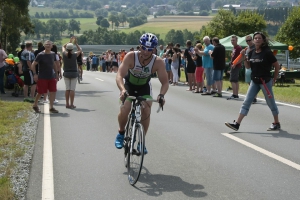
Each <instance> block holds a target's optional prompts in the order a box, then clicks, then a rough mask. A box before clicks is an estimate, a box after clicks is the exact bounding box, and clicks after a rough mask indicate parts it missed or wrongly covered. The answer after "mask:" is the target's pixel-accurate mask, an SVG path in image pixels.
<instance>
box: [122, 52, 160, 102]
mask: <svg viewBox="0 0 300 200" xmlns="http://www.w3.org/2000/svg"><path fill="white" fill-rule="evenodd" d="M155 60H156V55H154V54H153V55H152V59H151V61H150V62H149V64H147V65H146V66H142V65H141V63H140V61H139V57H138V51H135V52H134V67H133V68H132V69H129V70H128V73H127V75H126V76H125V78H124V79H125V84H124V85H125V89H126V90H127V92H128V93H129V95H130V96H143V97H145V98H152V86H151V82H150V80H151V74H152V68H153V65H154V62H155Z"/></svg>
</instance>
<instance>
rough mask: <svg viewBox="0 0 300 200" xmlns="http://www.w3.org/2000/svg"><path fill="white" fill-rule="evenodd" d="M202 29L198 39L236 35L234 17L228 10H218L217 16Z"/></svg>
mask: <svg viewBox="0 0 300 200" xmlns="http://www.w3.org/2000/svg"><path fill="white" fill-rule="evenodd" d="M202 29H204V30H203V31H200V36H199V37H200V38H203V37H204V36H205V35H208V36H210V37H214V36H217V37H219V38H223V37H226V36H229V35H232V34H233V33H236V25H235V16H234V14H233V13H232V12H231V11H230V10H219V11H218V13H217V15H216V16H215V17H214V18H213V19H212V20H211V21H210V22H209V23H208V24H207V26H205V27H202Z"/></svg>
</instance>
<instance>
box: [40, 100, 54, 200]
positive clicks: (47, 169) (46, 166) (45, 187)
mask: <svg viewBox="0 0 300 200" xmlns="http://www.w3.org/2000/svg"><path fill="white" fill-rule="evenodd" d="M42 181H43V182H42V199H43V200H46V199H47V200H54V182H53V159H52V139H51V122H50V113H49V104H44V155H43V180H42Z"/></svg>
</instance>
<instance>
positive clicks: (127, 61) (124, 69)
mask: <svg viewBox="0 0 300 200" xmlns="http://www.w3.org/2000/svg"><path fill="white" fill-rule="evenodd" d="M133 56H134V53H131V52H130V53H128V54H126V56H125V58H124V60H123V62H122V63H121V65H120V67H119V69H118V72H117V76H116V83H117V86H118V88H119V90H120V92H122V91H123V92H125V91H126V90H125V86H124V81H123V78H124V77H125V76H126V75H127V73H128V69H129V68H130V66H132V64H131V63H132V62H133V61H134V57H133Z"/></svg>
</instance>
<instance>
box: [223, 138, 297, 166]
mask: <svg viewBox="0 0 300 200" xmlns="http://www.w3.org/2000/svg"><path fill="white" fill-rule="evenodd" d="M221 134H222V135H224V136H226V137H227V138H230V139H232V140H234V141H236V142H238V143H240V144H243V145H245V146H247V147H249V148H251V149H253V150H255V151H258V152H260V153H262V154H264V155H266V156H268V157H270V158H273V159H275V160H277V161H279V162H281V163H283V164H286V165H288V166H290V167H292V168H295V169H297V170H300V165H299V164H297V163H294V162H292V161H290V160H288V159H286V158H283V157H281V156H278V155H276V154H274V153H272V152H270V151H267V150H265V149H263V148H261V147H259V146H256V145H254V144H251V143H250V142H247V141H245V140H242V139H240V138H238V137H235V136H233V135H231V134H229V133H221Z"/></svg>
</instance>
